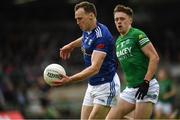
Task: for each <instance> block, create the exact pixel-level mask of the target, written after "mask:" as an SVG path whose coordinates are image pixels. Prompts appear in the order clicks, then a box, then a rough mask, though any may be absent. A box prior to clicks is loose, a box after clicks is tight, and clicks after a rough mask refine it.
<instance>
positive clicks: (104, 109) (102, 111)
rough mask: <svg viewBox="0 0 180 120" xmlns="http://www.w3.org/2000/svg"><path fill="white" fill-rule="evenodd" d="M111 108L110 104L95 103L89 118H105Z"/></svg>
mask: <svg viewBox="0 0 180 120" xmlns="http://www.w3.org/2000/svg"><path fill="white" fill-rule="evenodd" d="M110 109H111V107H110V106H104V105H100V104H94V107H93V109H92V111H91V114H90V116H89V119H105V118H106V116H107V114H108V112H109V110H110Z"/></svg>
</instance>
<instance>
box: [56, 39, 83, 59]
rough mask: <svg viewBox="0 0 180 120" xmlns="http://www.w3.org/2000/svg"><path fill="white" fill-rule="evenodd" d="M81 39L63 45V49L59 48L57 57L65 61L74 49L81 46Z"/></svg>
mask: <svg viewBox="0 0 180 120" xmlns="http://www.w3.org/2000/svg"><path fill="white" fill-rule="evenodd" d="M81 41H82V37H80V38H78V39H76V40H74V41H73V42H71V43H69V44H67V45H65V46H64V47H62V48H60V52H59V55H60V57H61V58H62V59H63V60H66V59H68V58H69V57H70V55H71V52H72V51H73V49H74V48H76V47H80V46H81Z"/></svg>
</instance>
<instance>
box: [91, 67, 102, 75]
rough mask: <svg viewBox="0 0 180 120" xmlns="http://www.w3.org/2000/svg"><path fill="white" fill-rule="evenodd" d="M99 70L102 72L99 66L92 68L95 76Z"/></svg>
mask: <svg viewBox="0 0 180 120" xmlns="http://www.w3.org/2000/svg"><path fill="white" fill-rule="evenodd" d="M99 70H100V68H99V67H98V66H93V67H92V72H93V74H94V75H95V74H97V73H98V72H99Z"/></svg>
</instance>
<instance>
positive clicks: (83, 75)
mask: <svg viewBox="0 0 180 120" xmlns="http://www.w3.org/2000/svg"><path fill="white" fill-rule="evenodd" d="M98 72H99V69H98V68H96V67H92V66H90V67H87V68H86V69H84V70H83V71H81V72H79V73H77V74H75V75H73V76H71V77H70V82H77V81H82V80H85V79H87V78H89V77H91V76H93V75H95V74H97V73H98Z"/></svg>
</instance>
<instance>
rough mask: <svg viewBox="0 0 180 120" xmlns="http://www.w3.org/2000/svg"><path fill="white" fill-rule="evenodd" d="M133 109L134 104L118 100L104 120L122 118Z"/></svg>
mask: <svg viewBox="0 0 180 120" xmlns="http://www.w3.org/2000/svg"><path fill="white" fill-rule="evenodd" d="M134 108H135V104H132V103H130V102H127V101H125V100H123V99H121V98H120V99H119V101H118V104H117V105H116V106H115V107H112V108H111V110H110V111H109V113H108V115H107V117H106V119H108V120H109V119H120V118H124V117H125V115H127V114H128V113H130V112H131V111H133V110H134Z"/></svg>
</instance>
